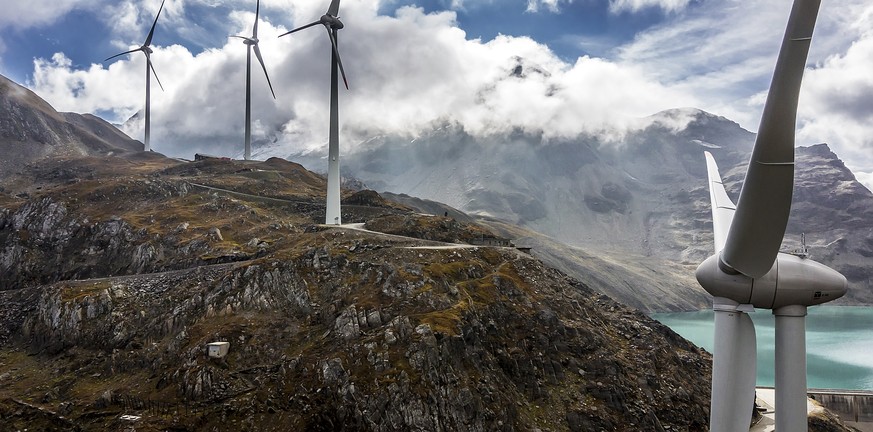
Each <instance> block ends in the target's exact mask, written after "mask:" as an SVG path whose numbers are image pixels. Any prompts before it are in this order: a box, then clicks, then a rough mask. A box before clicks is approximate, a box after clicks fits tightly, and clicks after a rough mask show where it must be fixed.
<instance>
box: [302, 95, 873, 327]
mask: <svg viewBox="0 0 873 432" xmlns="http://www.w3.org/2000/svg"><path fill="white" fill-rule="evenodd" d="M641 124H642V125H646V126H645V127H643V126H641V127H640V128H639V129H637V130H633V131H629V132H627V133H625V134H623V135H621V136H620V137H610V138H608V139H607V138H604V137H598V136H579V137H576V138H574V139H544V138H543V137H542V136H541V135H539V134H534V133H527V132H522V131H517V132H515V133H512V134H506V135H495V136H490V137H480V136H472V135H470V134H468V133H466V132H465V131H464V130H463V128H461V127H460V126H458V125H452V124H446V125H441V126H440V127H437V128H434V129H433V131H430V132H428V133H425V134H422V135H420V136H415V137H403V136H380V137H375V138H372V139H369V140H367V141H366V142H365V143H363V144H361V145H359V146H358V147H356V148H355V150H354V151H353V152H351V153H350V154H349V155H347V156H345V157H344V160H343V169H344V173H345V174H347V175H349V176H353V177H357V178H359V179H360V180H362V181H363V182H364V183H366V184H367V185H368V186H370V187H372V188H374V189H376V190H378V191H390V192H393V193H396V194H407V195H411V196H416V197H420V198H425V199H429V200H433V201H438V202H443V203H446V204H448V205H450V206H452V207H454V208H457V209H459V210H461V211H464V212H467V213H469V214H472V215H476V216H479V217H483V218H485V219H486V220H500V221H507V222H510V223H511V224H512V225H518V226H521V227H524V228H527V229H529V230H531V231H534V232H536V233H539V234H541V235H545V236H548V237H550V238H551V239H555V240H557V241H558V242H559V243H557V244H554V246H556V247H551V246H550V245H549V243H554V242H549V241H545V242H543V241H540V240H541V239H539V238H537V235H532V236H524V237H529V238H530V241H532V242H533V243H534V244H533V245H534V246H536V247H535V248H534V254H537V256H538V257H540V258H542V259H544V260H547V261H548V262H549V263H550V264H551V265H554V266H562V267H561V268H563V269H564V270H567V271H572V272H573V273H572V274H573V276H574V277H578V276H580V272H576V271H574V270H573V267H575V266H574V265H572V263H571V262H570V261H573V260H574V259H575V256H574V254H570V255H567V254H566V253H565V252H567V251H570V250H573V248H577V249H579V250H582V251H589V253H590V252H591V251H596V254H595V255H603V254H605V255H610V256H613V257H615V259H616V260H617V262H618V263H619V264H620V266H621V267H626V268H629V269H631V271H632V272H635V273H640V272H646V273H648V274H650V277H651V278H652V279H655V280H656V281H657V282H656V285H660V286H668V285H672V289H671V290H672V291H675V292H680V293H681V294H680V295H678V296H676V297H678V298H690V299H698V298H701V297H702V296H705V294H704V293H703V292H702V291H701V290H700V289H699V287H698V286H697V283H696V281H695V280H694V279H693V277H679V278H676V277H674V276H675V275H676V274H677V272H678V273H680V274H686V275H692V274H693V272H694V269H695V268H696V266H697V265H698V264H699V263H700V262H701V261H702V260H703V259H705V258H706V257H708V256H709V255H710V254H711V253H712V233H711V229H712V228H711V227H712V224H711V215H710V206H709V192H708V190H707V186H706V181H705V178H706V166H705V163H704V159H703V151H704V150H708V151H710V152H712V153H713V155H714V156H715V158H716V160H717V162H718V163H719V166H720V168H721V173H722V175H723V176H724V178H725V181H726V185H727V186H728V192H729V194H731V195H732V197H734V199H736V197H738V196H739V191H740V187H741V183H742V180H743V177H744V175H745V168H746V164H747V163H748V160H749V155H750V151H751V148H752V145H753V143H754V137H755V136H754V134H752V133H751V132H749V131H746V130H744V129H742V128H741V127H740V126H739V125H738V124H736V123H734V122H732V121H730V120H728V119H726V118H724V117H719V116H715V115H712V114H709V113H706V112H703V111H700V110H695V109H677V110H670V111H665V112H662V113H659V114H656V115H654V116H652V117H650V118H648V119H644V120H643V121H642V123H641ZM292 157H293V158H294V160H297V161H299V162H301V163H302V164H303V165H304V166H307V167H309V168H311V169H323V167H322V166H321V165H322V164H321V160H320V155H318V154H314V153H310V154H301V155H293V156H292ZM796 162H797V170H796V174H795V194H794V204H793V208H792V213H791V220H790V223H789V227H788V232H787V235H786V240H785V244H784V248H785V249H786V250H793V249H794V248H797V247H798V246H799V242H800V236H801V234H806V239H807V243H808V246H809V249H810V253H811V256H812V258H813V259H816V260H819V261H821V262H823V263H825V264H827V265H829V266H831V267H833V268H836V269H837V270H839V271H841V272H842V273H843V274H845V275H846V277H847V278H848V279H849V288H850V289H849V293H848V294H847V295H846V296H845V297H844V298H843V299H840V300H839V301H838V303H839V304H870V303H871V302H873V271H871V268H870V266H869V262H870V257H871V256H873V194H871V192H870V191H869V190H868V189H866V188H865V187H864V186H862V185H861V184H860V183H858V182H857V181H856V180H855V177H854V175H853V174H852V173H851V171H849V170H848V169H847V168H846V166H845V165H844V164H843V162H842V161H840V159H839V158H838V157H837V155H835V154H834V153H833V152H831V150H830V149H829V148H828V147H827V145H825V144H820V145H815V146H811V147H800V148H798V149H797V157H796ZM408 204H409V205H413V206H414V205H415V204H414V203H408ZM650 268H651V269H654V271H649V269H650ZM659 268H664V269H666V271H664V272H662V271H660V270H658V269H659ZM680 269H681V270H680ZM641 288H642V289H641V291H640V292H637V293H634V291H637V290H636V289H634V290H628V293H630V294H632V295H624V294H622V293H611V294H610V295H613V296H614V297H615V298H616V299H618V300H619V301H621V302H623V303H632V304H633V303H634V301H635V298H637V297H639V295H640V293H643V294H644V295H647V296H648V297H649V298H656V297H658V293H657V292H648V291H647V290H646V289H645V287H641ZM696 304H697V301H696V300H695V301H693V302H681V301H680V302H673V301H671V300H669V299H661V300H660V301H659V302H658V304H656V305H653V307H652V308H651V309H647V310H652V311H665V310H687V309H689V308H697V306H696Z"/></svg>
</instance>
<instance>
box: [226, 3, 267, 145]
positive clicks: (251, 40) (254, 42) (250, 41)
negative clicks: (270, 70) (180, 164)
mask: <svg viewBox="0 0 873 432" xmlns="http://www.w3.org/2000/svg"><path fill="white" fill-rule="evenodd" d="M260 11H261V0H258V1H257V3H256V6H255V26H254V27H253V28H252V37H245V36H231V37H235V38H240V39H242V40H243V43H244V44H246V45H248V54H246V147H245V155H244V157H245V160H249V159H251V158H252V49H253V48H254V50H255V55H256V56H257V57H258V62H260V63H261V68H263V69H264V76H266V77H267V84H268V85H269V86H270V93H272V94H273V99H276V92H274V91H273V83H271V82H270V75H269V74H267V66H266V65H264V58H263V57H262V56H261V49H260V48H258V42H259V41H258V15H259V14H260Z"/></svg>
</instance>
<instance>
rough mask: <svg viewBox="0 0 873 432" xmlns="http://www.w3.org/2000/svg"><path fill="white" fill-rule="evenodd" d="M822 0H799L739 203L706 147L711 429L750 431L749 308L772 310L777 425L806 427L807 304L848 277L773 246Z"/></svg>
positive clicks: (828, 295) (830, 295) (787, 431)
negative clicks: (711, 312)
mask: <svg viewBox="0 0 873 432" xmlns="http://www.w3.org/2000/svg"><path fill="white" fill-rule="evenodd" d="M820 3H821V0H795V2H794V6H793V7H792V9H791V15H790V17H789V19H788V28H787V29H786V31H785V37H784V39H783V41H782V48H781V50H780V52H779V59H778V60H777V63H776V70H775V72H774V74H773V81H772V83H771V85H770V92H769V94H768V95H767V102H766V104H765V105H764V113H763V115H762V117H761V124H760V126H759V128H758V136H757V138H756V140H755V148H754V150H753V151H752V157H751V160H750V161H749V168H748V171H747V172H746V178H745V181H744V182H743V188H742V191H741V192H740V199H739V202H738V204H737V205H736V206H735V205H734V204H733V202H731V200H730V198H728V195H727V193H726V192H725V189H724V185H723V184H722V181H721V177H720V175H719V173H718V167H717V166H716V164H715V160H714V159H713V157H712V155H711V154H709V152H706V166H707V171H708V176H709V190H710V199H711V200H712V219H713V220H712V222H713V234H714V235H713V237H714V239H715V255H713V256H711V257H709V258H708V259H707V260H706V261H704V262H703V263H702V264H701V265H700V266H699V267H698V268H697V273H696V276H697V280H698V281H699V282H700V285H701V286H702V287H703V288H704V289H705V290H706V291H707V292H709V293H710V294H712V295H713V296H714V297H715V298H714V299H713V310H714V311H715V338H714V339H715V347H714V348H715V349H714V350H713V351H714V352H713V366H712V407H711V410H710V431H712V432H724V431H748V430H749V423H750V420H751V416H752V408H753V406H754V400H755V361H756V360H755V357H756V352H757V349H756V346H755V327H754V324H753V323H752V320H751V318H749V315H748V312H751V311H753V310H754V308H762V309H772V310H773V315H775V316H776V365H775V369H776V430H777V431H784V432H797V431H806V430H807V418H806V391H807V389H806V334H805V317H806V309H807V306H812V305H817V304H821V303H825V302H828V301H831V300H835V299H837V298H839V297H841V296H842V295H843V294H845V293H846V287H847V284H846V278H845V277H843V275H841V274H840V273H838V272H836V271H835V270H832V269H830V268H829V267H827V266H824V265H822V264H819V263H817V262H815V261H812V260H810V259H807V258H806V254H797V255H793V254H787V253H782V252H779V248H780V246H781V244H782V239H783V236H784V235H785V227H786V225H787V224H788V214H789V211H790V210H791V194H792V189H793V186H794V129H795V122H796V116H797V100H798V96H799V93H800V82H801V79H802V78H803V70H804V68H805V66H806V58H807V54H808V52H809V45H810V41H811V39H812V32H813V29H814V28H815V20H816V15H817V14H818V9H819V5H820Z"/></svg>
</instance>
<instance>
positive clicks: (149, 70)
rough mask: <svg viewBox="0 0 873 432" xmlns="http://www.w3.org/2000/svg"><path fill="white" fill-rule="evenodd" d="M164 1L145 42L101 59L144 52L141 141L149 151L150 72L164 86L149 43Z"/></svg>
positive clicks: (162, 87) (145, 149)
mask: <svg viewBox="0 0 873 432" xmlns="http://www.w3.org/2000/svg"><path fill="white" fill-rule="evenodd" d="M165 1H166V0H163V1H161V8H160V9H158V14H157V15H155V22H154V23H152V29H151V30H149V35H148V36H147V37H146V40H145V43H143V44H142V46H141V47H139V48H136V49H132V50H130V51H125V52H123V53H120V54H116V55H114V56H112V57H109V58H108V59H106V60H103V61H109V60H112V59H114V58H115V57H120V56H123V55H125V54H130V53H135V52H137V51H142V53H143V54H145V57H146V103H145V142H144V143H143V144H144V147H143V151H150V150H151V146H150V144H149V141H150V139H149V138H150V129H149V126H150V122H151V117H150V116H151V74H152V73H153V74H155V79H156V80H157V81H158V85H159V86H160V87H161V90H163V89H164V86H163V85H162V84H161V80H160V79H159V78H158V73H157V72H155V67H154V66H152V59H151V54H152V49H151V44H152V36H154V34H155V26H156V25H158V18H159V17H160V16H161V11H162V10H164V2H165Z"/></svg>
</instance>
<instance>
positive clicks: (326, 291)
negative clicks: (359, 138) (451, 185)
mask: <svg viewBox="0 0 873 432" xmlns="http://www.w3.org/2000/svg"><path fill="white" fill-rule="evenodd" d="M25 173H27V174H26V175H22V176H18V177H16V178H15V179H14V181H9V182H7V183H6V185H7V188H8V189H7V190H12V191H15V192H16V193H14V194H4V195H3V200H2V206H0V207H2V209H3V210H2V213H0V214H2V217H0V239H2V244H3V245H4V248H3V251H2V260H0V262H2V263H4V264H3V268H2V274H3V278H2V279H3V281H4V285H3V289H4V291H2V294H0V296H2V299H0V301H2V304H3V305H4V307H3V309H2V310H3V312H2V314H0V316H2V327H0V328H2V332H0V341H2V348H0V381H2V387H0V388H2V390H0V398H2V400H3V401H4V402H3V403H2V404H0V418H2V419H3V420H4V424H7V425H13V427H14V428H24V427H35V428H47V429H57V430H61V429H63V430H68V429H75V428H82V429H104V428H114V427H122V426H124V422H125V420H121V419H120V417H119V416H120V415H121V414H130V415H136V416H139V417H140V418H139V419H138V420H136V421H135V423H132V425H134V424H135V425H136V426H137V427H138V428H139V427H143V428H149V429H166V428H174V429H176V430H202V429H212V428H215V427H218V428H221V427H226V426H227V425H232V428H233V429H239V430H288V429H289V427H290V429H291V430H334V429H339V428H346V429H355V430H359V429H360V430H404V429H421V430H531V429H534V428H540V429H541V430H592V429H606V430H667V429H666V428H668V427H669V428H675V429H676V430H697V429H700V428H702V427H703V426H704V425H705V423H706V421H707V414H706V411H707V405H708V402H707V396H706V395H707V392H708V378H707V375H708V372H707V371H708V368H709V360H708V356H707V355H706V354H705V353H703V352H702V351H700V350H699V349H698V348H696V347H694V346H693V345H691V344H690V343H688V342H686V341H684V340H682V339H681V338H679V337H678V336H676V335H675V334H674V333H673V332H672V331H670V330H669V329H667V328H665V327H663V326H662V325H660V324H658V323H657V322H655V321H652V320H650V319H648V318H647V317H646V316H645V315H643V314H642V313H640V312H638V311H635V310H633V309H630V308H627V307H625V306H621V305H619V304H617V303H615V302H614V301H612V300H611V299H609V298H608V297H606V296H603V295H602V294H600V293H598V292H596V291H595V290H594V289H592V288H590V287H588V286H586V285H584V284H582V283H580V282H578V281H575V280H573V279H570V278H568V277H566V276H565V275H563V274H561V273H560V272H558V271H555V270H552V269H550V268H548V267H546V266H544V265H543V264H542V263H541V262H539V261H538V260H536V259H534V258H532V257H530V256H528V255H526V254H523V253H521V252H518V251H516V250H514V249H513V248H501V247H471V246H467V247H462V246H456V247H450V248H445V247H446V245H451V244H454V242H462V241H463V239H464V238H474V237H476V236H477V235H479V234H480V233H481V232H482V231H483V230H484V229H483V228H481V227H477V226H473V225H468V224H465V223H461V222H458V221H455V220H453V219H451V218H445V217H438V216H423V215H416V214H413V213H410V212H409V211H408V210H404V209H403V207H402V206H400V205H396V204H395V205H385V206H384V207H376V208H378V209H379V210H378V212H381V214H376V213H375V212H371V213H369V214H368V215H367V216H365V217H364V218H365V219H366V226H368V227H382V228H384V229H385V230H386V231H390V232H392V234H380V233H377V232H373V231H360V230H350V229H344V228H329V227H322V226H319V225H316V224H315V223H314V221H315V220H316V219H317V218H318V216H319V215H315V214H310V213H307V211H308V210H307V208H310V207H317V204H316V203H315V198H316V197H315V195H310V192H309V191H307V183H308V182H309V183H311V185H313V186H314V187H315V188H316V189H319V186H320V188H322V189H323V186H324V184H323V180H321V179H320V178H318V177H315V176H311V175H309V176H307V173H305V172H303V171H301V169H300V168H299V166H297V165H294V164H291V163H288V162H282V161H278V160H270V161H267V162H263V163H242V162H231V161H202V162H197V163H180V162H175V161H171V160H168V159H163V158H160V157H158V156H146V157H143V156H141V155H139V156H137V155H133V156H131V157H116V158H109V159H105V158H100V159H98V158H85V159H75V160H64V161H57V162H52V163H49V162H47V161H44V162H43V163H41V164H40V166H39V167H35V166H34V167H31V169H29V170H25ZM71 173H75V174H71ZM319 182H321V184H319ZM207 184H208V185H209V188H205V187H201V186H194V185H204V186H205V185H207ZM25 185H26V186H25ZM268 185H269V186H270V190H271V191H273V193H271V194H270V195H264V196H263V197H260V198H258V196H256V195H254V194H251V193H252V192H257V191H258V190H261V189H262V188H266V187H267V186H268ZM210 188H211V189H210ZM222 190H234V191H235V192H236V193H237V194H238V195H237V196H234V195H232V194H229V193H225V192H220V191H222ZM248 194H251V198H245V197H246V196H248ZM360 195H361V194H352V193H351V192H347V194H346V197H345V200H346V201H347V202H348V201H349V200H352V201H354V200H362V199H363V200H365V201H366V202H370V203H378V202H380V201H379V200H378V199H377V197H378V195H376V196H374V195H375V194H372V193H371V194H370V196H369V197H361V196H360ZM301 209H302V210H301ZM344 218H346V215H344ZM349 219H350V220H352V221H354V219H355V216H354V211H352V212H350V214H349ZM361 221H362V222H363V221H364V220H361ZM410 226H414V227H415V229H414V230H412V232H410V230H409V229H408V227H410ZM395 231H398V232H400V233H401V234H400V235H398V234H393V232H395ZM416 233H417V234H418V235H417V237H419V238H414V237H411V236H409V235H410V234H416ZM425 239H436V240H425ZM447 242H452V243H447ZM599 288H601V289H602V288H603V287H599ZM213 341H228V342H230V343H231V351H230V354H229V355H228V356H227V357H225V358H223V359H220V360H216V359H209V358H208V357H207V356H206V354H205V346H206V344H207V343H208V342H213ZM691 371H694V373H691ZM36 413H39V414H38V415H37V414H36Z"/></svg>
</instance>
